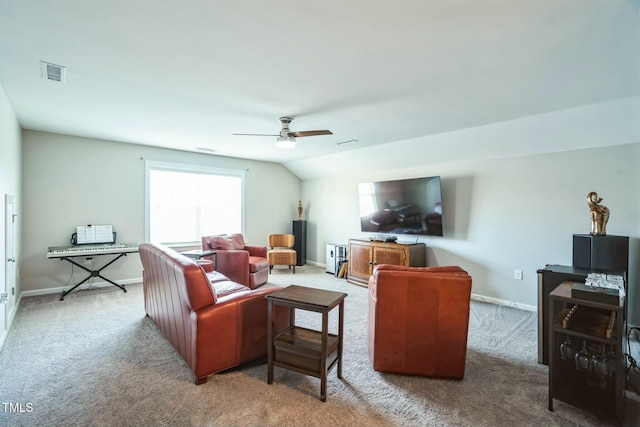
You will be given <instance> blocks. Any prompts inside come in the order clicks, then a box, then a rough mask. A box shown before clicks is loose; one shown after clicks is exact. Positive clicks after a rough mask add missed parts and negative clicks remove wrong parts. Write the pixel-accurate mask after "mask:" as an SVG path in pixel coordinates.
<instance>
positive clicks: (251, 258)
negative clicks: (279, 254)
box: [202, 234, 269, 289]
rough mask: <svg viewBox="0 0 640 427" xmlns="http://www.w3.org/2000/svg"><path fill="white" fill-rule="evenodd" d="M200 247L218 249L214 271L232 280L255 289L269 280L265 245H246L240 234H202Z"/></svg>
mask: <svg viewBox="0 0 640 427" xmlns="http://www.w3.org/2000/svg"><path fill="white" fill-rule="evenodd" d="M202 249H214V250H217V251H218V253H217V254H216V257H217V259H216V271H219V272H220V273H222V274H224V275H225V276H227V277H228V278H229V279H231V280H233V281H234V282H238V283H240V284H241V285H245V286H248V287H250V288H251V289H255V288H257V287H258V286H261V285H264V284H265V283H267V281H268V280H269V261H268V259H267V247H266V246H253V245H247V244H246V243H245V242H244V237H243V236H242V234H231V235H229V236H227V235H224V234H223V235H219V236H202ZM208 259H213V256H211V257H209V258H208Z"/></svg>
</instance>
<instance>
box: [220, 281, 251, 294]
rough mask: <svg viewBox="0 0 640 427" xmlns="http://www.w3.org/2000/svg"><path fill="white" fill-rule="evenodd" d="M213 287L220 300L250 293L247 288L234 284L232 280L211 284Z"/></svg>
mask: <svg viewBox="0 0 640 427" xmlns="http://www.w3.org/2000/svg"><path fill="white" fill-rule="evenodd" d="M211 287H212V288H213V289H214V290H215V292H216V294H217V295H218V298H222V297H224V296H226V295H230V294H235V293H236V292H242V291H249V290H250V289H249V288H248V287H247V286H244V285H241V284H240V283H236V282H232V281H231V280H223V281H220V282H215V283H212V284H211Z"/></svg>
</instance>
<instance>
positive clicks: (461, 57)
mask: <svg viewBox="0 0 640 427" xmlns="http://www.w3.org/2000/svg"><path fill="white" fill-rule="evenodd" d="M639 31H640V26H639V12H638V0H607V1H602V0H518V1H512V0H483V1H479V0H399V1H394V2H390V1H383V0H366V1H365V0H348V1H345V0H324V1H316V2H308V1H300V0H271V1H250V0H234V1H232V2H231V1H221V0H197V1H195V0H185V1H182V2H177V1H157V0H154V1H152V0H136V1H124V0H109V1H105V0H92V1H85V0H67V1H61V2H52V1H46V0H30V1H12V0H0V83H1V84H2V87H3V88H4V90H5V92H6V94H7V96H8V98H9V100H10V102H11V104H12V106H13V108H14V110H15V112H16V115H17V117H18V120H19V122H20V124H21V126H22V127H23V128H26V129H34V130H41V131H48V132H56V133H62V134H71V135H78V136H85V137H91V138H100V139H107V140H115V141H122V142H126V143H137V144H145V145H153V146H160V147H169V148H177V149H182V150H188V151H199V150H202V149H205V150H212V152H213V153H214V154H217V155H222V156H233V157H241V158H249V159H259V160H266V161H273V162H282V163H286V162H292V161H298V160H302V159H308V158H311V157H315V156H323V155H328V154H332V153H340V152H343V151H348V150H354V149H360V148H363V147H367V146H373V145H377V144H384V143H389V142H392V141H401V140H407V139H411V138H417V137H424V136H429V135H436V134H441V133H445V132H451V131H457V130H460V129H467V128H472V127H477V126H482V125H487V124H492V123H499V122H504V121H508V120H514V119H518V118H523V117H529V116H535V115H539V114H544V113H549V112H554V111H560V110H565V109H571V108H575V107H579V106H584V105H590V104H598V103H602V102H607V101H612V100H617V99H622V98H627V97H635V96H638V95H640V78H639V75H638V73H639V65H638V64H639V59H640V56H639V49H638V47H639V45H640V40H639V34H640V32H639ZM40 61H46V62H50V63H53V64H57V65H61V66H64V67H65V68H66V81H65V82H64V84H62V83H58V82H53V81H49V80H47V79H45V78H43V77H42V75H41V64H40ZM280 116H290V117H292V118H293V119H294V120H293V122H292V124H291V129H292V130H293V131H299V130H309V129H330V130H331V131H332V132H333V135H328V136H314V137H305V138H298V140H297V143H298V144H297V147H296V148H295V149H293V150H282V149H277V148H276V147H275V139H276V138H275V137H268V136H235V135H233V134H234V133H260V134H277V133H278V132H279V130H280V123H279V121H278V118H279V117H280ZM345 141H348V142H346V143H344V142H345ZM209 152H211V151H209Z"/></svg>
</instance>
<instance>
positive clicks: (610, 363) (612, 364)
mask: <svg viewBox="0 0 640 427" xmlns="http://www.w3.org/2000/svg"><path fill="white" fill-rule="evenodd" d="M605 365H606V366H607V377H608V378H609V379H611V378H613V375H614V374H615V372H616V353H615V351H614V349H613V346H611V349H610V350H609V352H608V353H607V357H606V358H605Z"/></svg>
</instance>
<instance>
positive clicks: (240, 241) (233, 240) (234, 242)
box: [202, 233, 246, 250]
mask: <svg viewBox="0 0 640 427" xmlns="http://www.w3.org/2000/svg"><path fill="white" fill-rule="evenodd" d="M245 246H246V244H245V242H244V237H243V236H242V234H240V233H236V234H231V235H226V234H219V235H215V236H202V248H203V249H219V250H234V249H236V250H244V248H245Z"/></svg>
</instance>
